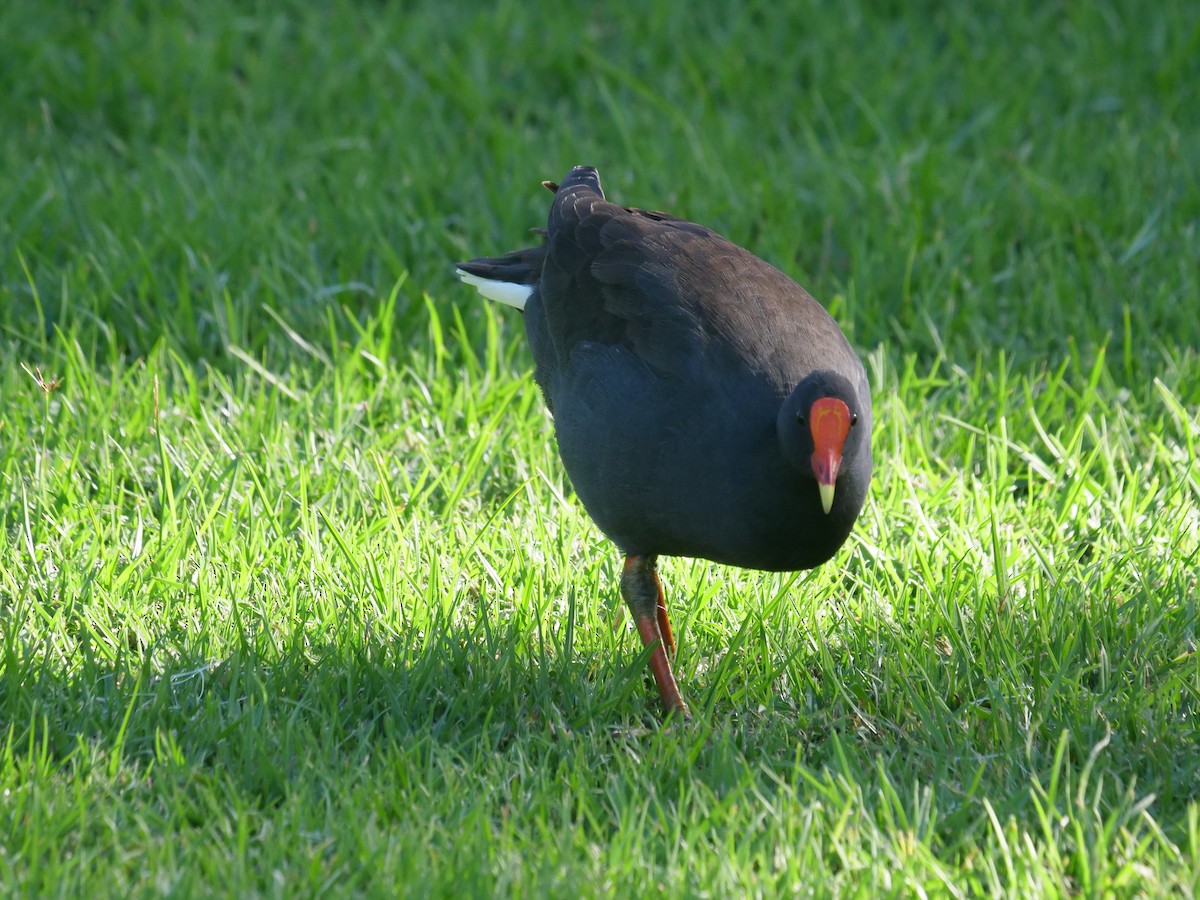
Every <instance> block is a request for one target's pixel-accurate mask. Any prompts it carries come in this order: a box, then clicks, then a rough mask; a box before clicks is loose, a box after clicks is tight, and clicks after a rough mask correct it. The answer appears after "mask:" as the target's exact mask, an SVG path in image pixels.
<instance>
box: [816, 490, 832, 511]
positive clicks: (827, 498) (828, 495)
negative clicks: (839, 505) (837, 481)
mask: <svg viewBox="0 0 1200 900" xmlns="http://www.w3.org/2000/svg"><path fill="white" fill-rule="evenodd" d="M817 490H818V491H820V492H821V506H822V508H823V509H824V510H825V514H826V515H828V514H829V511H830V510H831V509H833V485H832V484H821V483H820V482H818V483H817Z"/></svg>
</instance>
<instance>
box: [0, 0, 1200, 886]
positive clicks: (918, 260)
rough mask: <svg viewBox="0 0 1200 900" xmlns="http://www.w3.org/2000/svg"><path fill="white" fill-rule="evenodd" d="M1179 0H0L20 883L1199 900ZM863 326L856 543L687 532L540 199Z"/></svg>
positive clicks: (6, 862)
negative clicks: (738, 559)
mask: <svg viewBox="0 0 1200 900" xmlns="http://www.w3.org/2000/svg"><path fill="white" fill-rule="evenodd" d="M1198 23H1200V16H1198V15H1197V8H1196V5H1195V4H1194V3H1191V2H1183V0H1166V2H1163V3H1158V4H1149V5H1147V4H1135V3H1132V2H1106V0H1097V2H1095V3H1089V4H1060V3H1054V2H1051V3H1041V4H1034V3H1010V4H965V3H964V4H932V3H920V2H918V3H911V4H885V3H880V4H867V3H859V2H854V0H851V2H847V3H840V4H820V3H814V2H800V3H796V4H778V3H773V2H772V3H766V2H761V3H760V2H751V3H748V4H744V5H742V6H741V7H739V8H738V10H737V11H736V12H733V11H732V8H731V7H730V6H729V5H728V4H721V3H709V2H704V0H697V2H694V3H689V4H668V3H654V4H622V5H615V4H614V5H611V6H610V7H601V6H599V5H595V6H593V5H583V4H575V3H564V4H548V3H531V2H507V0H501V2H499V3H497V4H494V5H491V6H490V8H487V7H484V5H476V4H468V3H464V2H458V0H442V2H436V3H434V2H429V3H413V4H379V3H367V2H359V3H352V2H348V0H335V2H332V3H330V4H327V5H318V4H304V3H299V2H285V3H277V4H243V3H235V2H232V0H213V2H211V3H200V2H198V0H183V2H179V3H173V4H155V3H149V2H133V0H129V2H116V0H114V2H110V3H101V2H96V3H83V2H81V3H70V4H68V3H57V4H49V3H34V2H33V0H11V2H8V3H6V4H3V5H2V7H0V54H2V56H3V59H4V60H5V64H4V65H3V66H2V67H0V126H2V128H0V131H2V133H0V354H2V358H3V361H4V365H3V366H0V516H2V518H3V528H2V529H0V627H2V635H0V883H2V885H3V893H5V894H8V895H21V896H120V897H127V896H157V895H171V896H212V895H214V894H217V895H220V894H226V895H230V896H275V897H304V896H356V895H367V896H394V895H399V896H409V895H411V896H429V895H454V896H478V895H511V896H523V897H532V896H541V895H551V896H568V897H591V896H618V897H628V896H642V895H646V894H663V895H667V896H701V895H710V896H747V895H749V896H754V895H762V896H773V895H780V894H815V895H839V896H879V895H890V894H894V895H920V894H922V893H924V894H928V895H933V896H960V895H961V896H977V895H1011V896H1059V895H1062V894H1079V895H1084V896H1130V895H1150V896H1158V895H1168V894H1174V895H1183V896H1195V895H1196V894H1197V893H1200V653H1198V652H1197V649H1198V648H1197V644H1198V642H1200V600H1198V594H1200V584H1198V580H1200V576H1198V572H1200V467H1198V466H1197V463H1196V448H1197V444H1198V443H1200V349H1198V348H1200V314H1198V311H1200V152H1198V151H1197V148H1198V147H1200V93H1198V92H1197V88H1196V85H1197V84H1200V24H1198ZM575 163H588V164H593V165H596V166H598V167H600V169H601V172H602V174H603V176H604V179H605V185H606V188H607V190H608V191H609V194H610V196H612V197H614V198H615V199H618V200H620V201H622V202H625V203H628V204H635V205H641V206H649V207H653V208H661V209H667V210H669V211H671V212H674V213H676V214H679V215H684V216H686V217H688V218H691V219H693V220H696V221H699V222H702V223H704V224H707V225H709V226H711V227H714V228H716V229H717V230H719V231H721V232H722V233H724V234H726V235H727V236H729V237H730V238H731V239H733V240H734V241H736V242H737V243H740V244H742V245H744V246H748V247H750V248H751V249H753V250H754V251H755V252H756V253H758V254H759V255H761V256H763V257H765V258H766V259H768V260H770V261H771V262H773V263H775V264H776V265H778V266H780V267H781V268H783V269H784V270H786V271H788V272H789V273H790V274H792V275H793V276H795V277H796V278H797V279H798V280H799V281H801V283H803V284H805V285H806V286H808V287H809V288H810V290H811V291H812V292H813V294H814V295H815V296H816V297H818V298H819V299H821V300H822V301H823V302H824V303H825V304H826V305H827V306H828V307H829V309H830V310H831V311H832V312H833V314H834V315H835V317H836V318H837V319H838V320H839V321H840V322H841V323H842V325H843V328H844V330H845V332H846V334H847V336H848V337H849V338H850V340H851V341H852V343H853V344H854V345H855V346H856V347H857V348H858V349H859V350H860V352H861V354H862V356H863V358H864V361H865V362H866V364H867V369H868V372H869V373H870V375H871V379H872V385H873V391H874V404H875V419H876V423H875V433H874V453H875V459H876V474H875V479H874V481H873V484H872V488H871V494H870V496H869V498H868V501H867V505H866V508H865V510H864V512H863V515H862V517H861V518H860V520H859V522H858V525H857V527H856V529H855V532H854V535H853V536H852V538H851V540H850V541H849V542H848V544H847V545H846V547H844V548H843V549H842V550H841V552H839V554H838V555H837V556H836V557H835V558H834V560H833V561H831V562H830V563H828V564H826V565H825V566H823V567H822V568H820V569H818V570H816V571H813V572H807V573H800V574H786V575H769V574H764V573H759V572H747V571H741V570H736V569H730V568H724V567H721V566H717V565H713V564H709V563H705V562H702V561H693V560H686V559H669V560H664V565H663V573H664V581H665V583H666V589H667V592H668V596H669V598H670V600H671V603H672V611H673V616H672V620H673V623H674V625H675V627H676V636H677V638H678V639H679V643H680V648H679V655H678V658H677V672H678V675H679V680H680V685H681V687H682V689H683V691H684V694H685V696H686V697H687V698H688V700H689V702H690V703H691V705H692V708H693V711H694V712H695V713H696V715H695V719H694V720H693V721H692V722H690V723H687V724H681V723H678V722H671V723H669V724H668V725H667V726H666V727H663V723H662V717H661V715H660V709H659V704H658V699H657V696H656V692H655V691H654V688H653V684H652V682H651V681H650V680H649V678H648V676H647V674H646V671H645V654H644V652H643V651H642V650H641V648H640V644H639V642H638V640H637V636H636V634H635V633H634V632H633V631H632V630H631V626H630V622H629V618H628V616H627V615H625V614H623V611H622V609H621V603H620V597H619V591H618V584H617V580H618V576H619V573H620V559H619V558H618V555H617V552H616V550H615V549H614V548H613V546H612V545H611V544H609V543H608V542H607V541H606V540H605V539H604V537H603V535H601V534H600V532H599V531H598V530H597V529H596V528H595V526H593V525H592V524H591V522H590V521H589V520H588V518H587V516H586V515H585V514H584V512H583V511H582V509H581V507H580V506H579V504H578V503H577V502H576V501H575V500H574V498H573V496H572V492H571V488H570V485H569V483H568V482H567V480H566V478H565V476H564V474H563V470H562V467H561V465H560V463H559V461H558V459H557V455H556V450H555V445H554V439H553V424H552V421H551V420H550V418H549V416H548V414H547V413H546V412H545V410H544V407H543V404H542V401H541V398H540V396H539V395H538V392H537V389H536V387H535V386H534V385H533V382H532V380H531V377H530V370H531V367H532V361H531V358H530V356H529V353H528V350H527V348H526V346H525V339H524V331H523V327H522V324H521V321H520V317H519V314H517V313H515V312H513V311H512V310H508V309H504V308H493V307H490V306H488V305H487V304H485V303H484V302H483V301H481V300H480V299H478V298H477V297H476V295H475V294H474V292H473V291H470V290H468V289H466V288H464V287H463V286H461V285H459V284H458V283H457V282H456V281H455V279H454V277H453V263H454V262H455V261H457V260H460V259H465V258H468V257H470V256H475V255H481V254H486V253H496V252H499V251H503V250H506V249H511V248H513V247H515V246H519V245H521V244H522V243H524V242H526V241H528V240H530V237H529V234H528V231H529V229H530V228H533V227H537V226H539V225H541V224H543V222H544V218H545V214H546V209H547V205H548V202H549V195H548V194H547V193H546V192H545V191H543V190H541V188H540V187H539V182H540V181H541V180H542V179H554V180H557V179H558V178H560V177H561V176H562V175H563V174H564V173H565V172H566V171H567V169H568V168H569V166H571V165H572V164H575Z"/></svg>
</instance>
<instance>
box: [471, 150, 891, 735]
mask: <svg viewBox="0 0 1200 900" xmlns="http://www.w3.org/2000/svg"><path fill="white" fill-rule="evenodd" d="M547 186H548V187H550V188H551V189H555V190H556V195H555V198H554V202H553V204H552V205H551V208H550V216H549V221H548V223H547V227H546V232H545V241H544V243H543V244H542V245H541V246H540V247H536V248H532V249H526V250H520V251H517V252H515V253H511V254H509V255H507V256H504V257H496V258H484V259H476V260H472V261H471V262H468V263H463V264H462V265H461V266H460V267H459V271H460V275H461V276H462V277H463V279H464V280H465V281H468V282H470V283H472V284H475V285H476V286H477V287H478V288H479V289H480V291H481V292H482V293H484V294H485V296H491V297H493V298H495V299H500V300H503V301H504V302H507V303H510V304H512V305H514V306H518V307H520V306H521V305H522V301H523V302H524V306H523V308H524V311H525V329H526V333H527V335H528V337H529V344H530V347H531V349H532V351H533V357H534V360H535V362H536V371H535V373H534V377H535V378H536V380H537V382H538V384H539V385H540V386H541V389H542V392H543V394H544V395H545V398H546V403H547V404H548V405H549V407H550V409H551V411H552V412H553V414H554V423H555V431H556V433H557V436H558V447H559V453H560V455H561V456H562V460H563V465H564V466H565V467H566V470H567V474H568V475H569V476H570V479H571V482H572V484H573V485H574V488H575V491H576V493H577V494H578V495H579V498H580V500H581V501H582V502H583V505H584V507H585V508H586V509H587V511H588V513H589V514H590V515H591V517H592V518H593V519H594V520H595V521H596V524H597V525H599V526H600V528H601V529H602V530H603V531H604V533H605V534H606V535H608V537H609V538H611V539H612V540H613V542H614V543H616V545H617V546H618V547H619V548H620V550H621V551H622V553H624V554H625V556H626V562H625V570H624V574H623V576H622V579H621V587H622V593H623V595H624V598H625V601H626V603H627V604H628V605H629V607H630V609H631V611H632V613H633V616H634V619H635V622H636V623H637V626H638V631H639V633H640V635H641V637H642V640H643V641H644V642H645V643H646V644H647V645H648V646H649V645H653V646H654V650H653V651H652V655H651V660H650V663H651V669H652V671H653V672H654V675H655V678H656V680H657V682H658V687H659V691H660V693H661V694H662V698H663V702H664V703H665V704H666V706H667V708H668V709H674V710H677V711H679V712H682V713H684V714H686V713H687V707H686V704H684V702H683V699H682V697H681V696H680V694H679V690H678V687H677V686H676V684H675V679H674V676H673V674H672V673H671V668H670V662H669V659H668V657H667V654H666V652H664V647H665V649H666V650H667V651H670V652H672V653H673V652H674V640H673V638H672V636H671V631H670V624H669V621H668V619H667V614H666V605H665V602H664V601H663V598H662V592H661V588H660V587H659V583H658V577H657V571H656V558H657V556H659V555H660V554H665V555H669V556H697V557H703V558H705V559H711V560H714V561H716V562H720V563H727V564H730V565H735V566H742V567H746V568H753V569H767V570H775V571H779V570H794V569H807V568H811V567H813V566H816V565H819V564H820V563H822V562H825V561H826V560H827V559H829V558H830V557H831V556H832V555H833V554H834V553H835V552H836V551H837V549H838V548H839V547H840V546H841V545H842V543H843V542H844V541H845V540H846V537H847V535H848V534H849V533H850V529H851V527H852V526H853V524H854V521H855V519H856V518H857V517H858V513H859V510H860V509H861V508H862V504H863V500H864V498H865V496H866V492H867V485H868V482H869V481H870V478H871V444H870V436H871V396H870V388H869V386H868V384H867V376H866V372H865V371H864V370H863V366H862V363H861V362H860V361H859V359H858V357H857V355H856V354H855V352H854V350H853V349H852V348H851V347H850V345H849V343H848V342H847V341H846V338H845V337H844V335H843V334H842V332H841V330H840V329H839V328H838V326H837V323H836V322H834V320H833V319H832V318H831V317H830V316H829V314H828V313H827V312H826V311H825V310H824V309H823V308H822V307H821V306H820V305H819V304H818V303H817V302H816V301H815V300H813V299H812V297H810V296H809V295H808V293H807V292H806V291H805V290H804V289H803V288H801V287H800V286H799V285H798V284H796V283H795V282H794V281H792V280H791V279H790V278H788V277H787V276H786V275H784V274H783V273H782V272H780V271H779V270H778V269H776V268H774V267H773V266H771V265H769V264H767V263H766V262H763V261H762V260H761V259H759V258H758V257H756V256H754V255H753V254H751V253H749V252H747V251H746V250H743V249H741V248H740V247H737V246H735V245H734V244H731V243H730V242H729V241H727V240H725V238H723V237H721V236H720V235H718V234H716V233H714V232H712V231H709V230H708V229H707V228H703V227H701V226H700V225H695V224H693V223H691V222H685V221H683V220H681V219H676V218H674V217H672V216H668V215H666V214H664V213H658V212H648V211H645V210H639V209H628V208H625V207H621V206H617V205H616V204H613V203H609V202H608V201H606V200H605V199H604V194H603V192H602V191H601V188H600V178H599V175H598V174H597V172H596V170H595V169H593V168H590V167H586V166H578V167H576V168H574V169H572V170H571V171H570V172H569V173H568V175H567V177H566V178H565V179H564V180H563V182H562V184H561V186H555V185H552V184H549V183H547ZM818 481H824V482H826V485H825V487H824V489H823V490H824V494H825V495H826V496H823V495H822V489H821V488H820V487H819V486H818ZM835 484H836V490H834V485H835ZM827 499H831V501H832V503H831V505H829V506H828V507H827V508H823V504H824V501H826V500H827Z"/></svg>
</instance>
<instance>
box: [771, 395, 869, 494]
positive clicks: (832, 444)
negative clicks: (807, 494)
mask: <svg viewBox="0 0 1200 900" xmlns="http://www.w3.org/2000/svg"><path fill="white" fill-rule="evenodd" d="M870 416H871V404H870V399H869V398H866V397H864V398H860V397H859V396H858V392H856V391H855V389H854V387H853V386H852V385H851V384H850V382H849V381H847V380H846V379H845V378H843V377H842V376H841V375H838V374H837V373H834V372H814V373H813V374H812V375H810V376H809V377H808V378H806V379H804V381H802V382H800V384H798V385H797V386H796V388H795V389H794V390H793V391H792V393H791V394H790V395H789V396H788V398H787V399H786V400H785V401H784V403H783V406H782V407H781V408H780V410H779V418H778V420H777V422H776V427H777V430H778V432H779V441H780V444H781V446H782V448H783V453H784V456H785V457H787V459H788V461H789V462H790V463H791V464H792V466H793V467H794V468H795V469H796V470H797V471H799V472H800V474H801V475H802V476H804V477H806V478H812V479H813V480H815V481H816V483H817V491H818V493H819V494H820V497H821V507H822V508H823V509H824V510H825V512H826V513H828V512H829V511H830V510H831V509H833V498H834V491H835V487H836V485H837V478H838V473H839V472H841V471H842V470H843V468H844V467H845V464H846V462H847V461H848V460H852V459H854V458H855V456H856V455H857V454H858V453H859V452H860V447H861V446H862V444H863V443H864V442H867V443H868V450H867V452H868V453H869V452H870V449H869V441H870V436H869V431H870Z"/></svg>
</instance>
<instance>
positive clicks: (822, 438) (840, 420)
mask: <svg viewBox="0 0 1200 900" xmlns="http://www.w3.org/2000/svg"><path fill="white" fill-rule="evenodd" d="M808 423H809V429H810V430H811V431H812V437H813V455H812V467H813V475H815V476H816V478H817V490H819V491H820V492H821V506H822V508H824V510H825V512H826V513H828V512H829V510H831V509H832V508H833V490H834V484H836V483H837V475H838V469H840V468H841V467H842V447H843V446H844V445H845V443H846V435H847V434H849V433H850V407H848V406H847V405H846V404H845V402H844V401H842V400H839V399H837V398H836V397H821V398H820V399H819V400H814V401H813V405H812V408H811V409H810V410H809V413H808Z"/></svg>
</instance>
